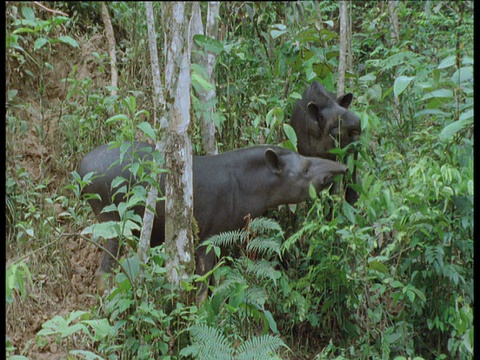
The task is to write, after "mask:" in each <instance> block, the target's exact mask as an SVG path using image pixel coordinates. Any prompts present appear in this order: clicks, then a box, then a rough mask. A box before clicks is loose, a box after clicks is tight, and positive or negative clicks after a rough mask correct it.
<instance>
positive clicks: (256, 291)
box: [245, 286, 268, 308]
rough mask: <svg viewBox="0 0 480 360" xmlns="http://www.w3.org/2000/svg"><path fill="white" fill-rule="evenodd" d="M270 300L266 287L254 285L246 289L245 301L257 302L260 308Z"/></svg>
mask: <svg viewBox="0 0 480 360" xmlns="http://www.w3.org/2000/svg"><path fill="white" fill-rule="evenodd" d="M267 300H268V294H267V291H266V290H265V288H263V287H259V286H253V287H249V288H247V289H246V297H245V302H249V303H251V304H256V305H257V306H258V307H259V308H263V307H264V306H265V303H266V302H267Z"/></svg>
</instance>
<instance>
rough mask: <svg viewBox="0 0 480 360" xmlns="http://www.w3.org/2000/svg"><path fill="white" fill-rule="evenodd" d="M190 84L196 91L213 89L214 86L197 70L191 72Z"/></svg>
mask: <svg viewBox="0 0 480 360" xmlns="http://www.w3.org/2000/svg"><path fill="white" fill-rule="evenodd" d="M192 85H193V86H194V87H195V90H196V91H197V92H201V91H210V90H215V86H214V85H213V84H212V83H211V82H210V81H208V80H207V79H206V78H204V77H203V76H202V75H201V74H199V73H198V72H195V71H194V72H192Z"/></svg>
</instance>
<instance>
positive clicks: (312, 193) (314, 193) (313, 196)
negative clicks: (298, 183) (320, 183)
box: [308, 184, 317, 199]
mask: <svg viewBox="0 0 480 360" xmlns="http://www.w3.org/2000/svg"><path fill="white" fill-rule="evenodd" d="M308 193H309V195H310V198H311V199H316V198H317V191H316V190H315V187H314V186H313V185H312V184H310V187H309V188H308Z"/></svg>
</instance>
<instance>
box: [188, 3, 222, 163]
mask: <svg viewBox="0 0 480 360" xmlns="http://www.w3.org/2000/svg"><path fill="white" fill-rule="evenodd" d="M219 9H220V2H219V1H210V2H209V3H208V13H207V21H206V29H205V34H206V36H208V37H211V38H213V39H215V38H217V35H218V34H217V33H218V29H217V20H216V17H217V16H218V13H219ZM201 19H202V16H201V10H200V4H199V3H197V2H195V3H193V5H192V37H191V42H192V46H194V43H193V35H195V34H202V35H203V34H204V31H203V25H202V20H201ZM215 59H216V55H215V54H214V53H212V52H207V54H206V56H196V57H195V59H194V62H196V63H198V64H200V65H202V66H203V67H204V68H205V70H206V73H207V76H208V78H207V80H209V82H210V83H211V84H212V85H214V86H215V76H214V73H213V68H214V65H215ZM215 96H216V93H215V89H212V90H204V91H201V92H200V93H199V94H198V100H199V101H200V102H201V103H202V104H204V105H205V104H208V102H210V101H211V100H212V99H215ZM214 114H215V108H214V106H213V105H212V106H211V107H210V108H209V109H208V110H206V111H202V113H201V115H200V129H201V135H202V145H203V149H204V150H205V153H206V154H209V155H214V154H217V153H218V149H217V144H216V142H215V123H214V121H213V118H214Z"/></svg>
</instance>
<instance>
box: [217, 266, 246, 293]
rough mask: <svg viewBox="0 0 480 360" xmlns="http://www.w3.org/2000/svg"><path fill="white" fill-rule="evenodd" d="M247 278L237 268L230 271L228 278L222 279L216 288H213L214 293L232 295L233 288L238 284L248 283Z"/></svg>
mask: <svg viewBox="0 0 480 360" xmlns="http://www.w3.org/2000/svg"><path fill="white" fill-rule="evenodd" d="M246 283H247V280H246V279H245V277H244V276H243V275H242V274H241V273H240V272H239V271H238V270H236V269H234V270H232V271H230V272H229V273H228V274H227V276H226V278H225V279H224V280H222V281H221V282H220V283H219V284H218V285H217V286H215V288H214V289H213V294H214V295H216V294H222V293H224V294H225V297H227V296H228V295H231V290H232V289H233V287H234V286H236V285H237V284H246Z"/></svg>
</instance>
